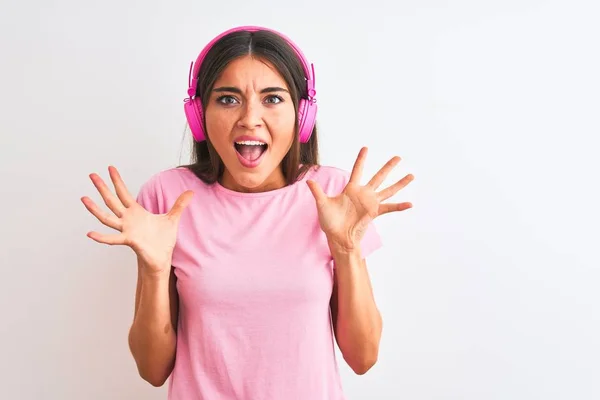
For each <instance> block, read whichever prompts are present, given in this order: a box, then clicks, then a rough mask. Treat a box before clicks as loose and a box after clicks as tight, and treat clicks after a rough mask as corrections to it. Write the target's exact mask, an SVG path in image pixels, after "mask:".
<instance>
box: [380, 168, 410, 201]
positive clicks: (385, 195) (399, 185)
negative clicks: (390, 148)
mask: <svg viewBox="0 0 600 400" xmlns="http://www.w3.org/2000/svg"><path fill="white" fill-rule="evenodd" d="M414 179H415V177H414V175H413V174H408V175H406V176H405V177H404V178H402V179H400V180H399V181H398V182H396V183H394V184H393V185H392V186H390V187H388V188H385V189H383V190H382V191H381V192H379V193H377V196H378V198H379V201H384V200H387V199H389V198H390V197H392V196H393V195H395V194H396V193H398V191H399V190H400V189H403V188H405V187H406V186H407V185H408V184H409V183H411V182H412V181H413V180H414Z"/></svg>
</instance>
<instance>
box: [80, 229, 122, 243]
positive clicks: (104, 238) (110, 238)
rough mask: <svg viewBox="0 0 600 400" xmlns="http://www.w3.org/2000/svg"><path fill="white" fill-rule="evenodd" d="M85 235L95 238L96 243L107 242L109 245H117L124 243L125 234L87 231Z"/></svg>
mask: <svg viewBox="0 0 600 400" xmlns="http://www.w3.org/2000/svg"><path fill="white" fill-rule="evenodd" d="M87 237H89V238H90V239H93V240H95V241H96V242H98V243H102V244H109V245H111V246H113V245H119V244H126V243H125V236H124V235H123V234H121V233H118V234H116V235H104V234H102V233H98V232H88V234H87Z"/></svg>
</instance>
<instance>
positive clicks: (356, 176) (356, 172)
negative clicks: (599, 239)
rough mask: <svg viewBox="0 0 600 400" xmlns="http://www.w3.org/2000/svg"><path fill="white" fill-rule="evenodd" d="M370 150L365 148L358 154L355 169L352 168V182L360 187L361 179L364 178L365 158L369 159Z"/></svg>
mask: <svg viewBox="0 0 600 400" xmlns="http://www.w3.org/2000/svg"><path fill="white" fill-rule="evenodd" d="M367 152H368V148H367V147H363V148H361V149H360V151H359V152H358V156H357V157H356V161H355V162H354V167H352V173H351V174H350V182H352V183H356V184H357V185H360V178H361V177H362V172H363V166H364V164H365V158H367Z"/></svg>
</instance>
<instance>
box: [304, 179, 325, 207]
mask: <svg viewBox="0 0 600 400" xmlns="http://www.w3.org/2000/svg"><path fill="white" fill-rule="evenodd" d="M306 184H307V185H308V188H309V189H310V191H311V193H312V195H313V197H314V198H315V200H316V201H317V204H323V203H325V201H326V200H327V195H326V194H325V193H324V192H323V189H321V186H320V185H319V184H318V183H317V182H315V181H311V180H307V181H306Z"/></svg>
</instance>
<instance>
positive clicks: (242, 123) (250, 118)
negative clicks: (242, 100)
mask: <svg viewBox="0 0 600 400" xmlns="http://www.w3.org/2000/svg"><path fill="white" fill-rule="evenodd" d="M238 126H239V127H241V128H245V129H255V128H259V127H261V126H262V110H261V107H260V106H258V105H256V104H254V103H253V102H251V101H248V102H246V104H245V105H244V107H242V114H241V116H240V119H239V120H238Z"/></svg>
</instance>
